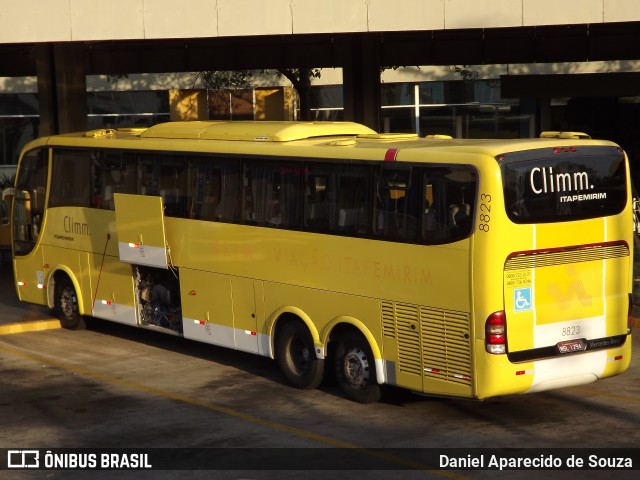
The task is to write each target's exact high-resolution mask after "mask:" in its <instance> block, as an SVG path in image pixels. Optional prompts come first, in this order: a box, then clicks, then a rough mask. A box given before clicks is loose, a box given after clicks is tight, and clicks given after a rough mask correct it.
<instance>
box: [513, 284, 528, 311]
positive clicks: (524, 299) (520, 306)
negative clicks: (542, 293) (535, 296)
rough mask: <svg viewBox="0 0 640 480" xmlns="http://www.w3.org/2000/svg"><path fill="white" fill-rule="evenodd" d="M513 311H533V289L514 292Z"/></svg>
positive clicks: (520, 289) (518, 289) (519, 289)
mask: <svg viewBox="0 0 640 480" xmlns="http://www.w3.org/2000/svg"><path fill="white" fill-rule="evenodd" d="M513 309H514V310H515V311H516V312H525V311H527V310H531V287H526V288H516V289H515V290H514V291H513Z"/></svg>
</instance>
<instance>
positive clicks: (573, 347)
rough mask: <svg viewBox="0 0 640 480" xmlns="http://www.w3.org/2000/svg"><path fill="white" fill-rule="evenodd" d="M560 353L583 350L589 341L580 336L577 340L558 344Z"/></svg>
mask: <svg viewBox="0 0 640 480" xmlns="http://www.w3.org/2000/svg"><path fill="white" fill-rule="evenodd" d="M557 347H558V351H559V352H560V353H572V352H583V351H584V350H586V348H587V342H585V341H584V340H583V339H581V338H579V339H577V340H567V341H566V342H559V343H558V344H557Z"/></svg>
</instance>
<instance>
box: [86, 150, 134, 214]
mask: <svg viewBox="0 0 640 480" xmlns="http://www.w3.org/2000/svg"><path fill="white" fill-rule="evenodd" d="M135 182H136V175H135V157H134V156H133V154H130V153H122V152H110V151H99V152H96V155H95V157H94V161H93V188H92V197H91V206H92V207H94V208H103V209H106V210H113V209H114V208H115V205H114V201H113V195H114V194H115V193H135V191H136V188H135V185H136V183H135Z"/></svg>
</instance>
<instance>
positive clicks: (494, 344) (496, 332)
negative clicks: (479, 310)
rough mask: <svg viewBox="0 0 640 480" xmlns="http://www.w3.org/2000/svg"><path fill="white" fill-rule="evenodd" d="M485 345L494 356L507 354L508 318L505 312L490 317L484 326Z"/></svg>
mask: <svg viewBox="0 0 640 480" xmlns="http://www.w3.org/2000/svg"><path fill="white" fill-rule="evenodd" d="M484 344H485V348H486V349H487V352H489V353H492V354H494V355H499V354H503V353H507V318H506V315H505V313H504V311H502V310H501V311H499V312H494V313H492V314H491V315H489V318H487V321H486V322H485V324H484Z"/></svg>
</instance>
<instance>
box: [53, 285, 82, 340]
mask: <svg viewBox="0 0 640 480" xmlns="http://www.w3.org/2000/svg"><path fill="white" fill-rule="evenodd" d="M55 292H56V294H55V312H56V316H57V317H58V318H59V319H60V325H62V328H68V329H69V330H81V329H84V328H85V323H84V318H83V317H82V315H80V310H79V309H78V296H77V294H76V289H75V288H74V287H73V283H71V280H70V279H69V277H67V276H63V277H60V279H59V280H56V290H55Z"/></svg>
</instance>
